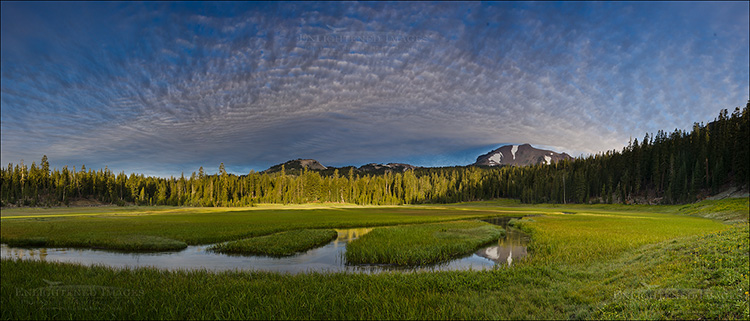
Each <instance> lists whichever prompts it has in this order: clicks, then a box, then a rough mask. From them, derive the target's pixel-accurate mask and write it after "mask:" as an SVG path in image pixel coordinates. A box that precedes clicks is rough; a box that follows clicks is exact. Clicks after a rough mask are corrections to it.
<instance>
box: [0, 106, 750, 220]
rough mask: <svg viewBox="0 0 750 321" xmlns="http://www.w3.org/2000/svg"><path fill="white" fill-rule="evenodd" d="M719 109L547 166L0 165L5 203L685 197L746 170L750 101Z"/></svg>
mask: <svg viewBox="0 0 750 321" xmlns="http://www.w3.org/2000/svg"><path fill="white" fill-rule="evenodd" d="M749 107H750V102H749V103H748V105H747V106H745V107H744V108H743V109H740V108H739V107H738V108H736V109H735V110H734V112H733V113H732V114H731V115H730V114H729V113H728V111H727V110H726V109H725V110H722V111H721V112H720V113H719V115H718V117H717V118H716V119H715V120H714V121H712V122H710V123H708V124H706V125H704V124H698V123H696V124H694V126H693V128H692V130H691V131H690V132H687V131H682V130H679V129H676V130H675V131H673V132H672V133H670V134H667V133H666V132H664V131H659V132H658V133H656V134H655V135H654V134H651V135H649V134H646V135H645V137H644V138H643V139H642V140H640V141H639V140H638V139H634V140H632V141H631V142H630V143H629V144H628V146H626V147H624V148H623V149H622V151H615V150H612V151H607V152H604V153H599V154H596V155H591V156H588V157H585V158H576V159H573V160H563V161H560V162H558V163H555V164H552V165H546V164H539V165H534V166H526V167H510V166H506V167H477V166H457V167H441V168H418V169H414V170H407V171H405V172H403V173H400V172H399V173H394V172H386V173H383V174H373V175H371V174H364V175H363V174H361V173H355V171H354V169H353V168H351V167H350V168H348V170H344V172H339V170H338V169H336V170H334V171H333V172H332V173H330V171H329V172H327V173H322V172H318V171H311V170H302V171H292V172H290V173H287V172H286V171H285V169H284V168H283V167H282V170H281V171H279V172H276V173H258V172H254V171H251V172H250V173H248V174H247V175H234V174H229V173H227V172H226V170H225V168H224V164H223V163H222V164H221V165H220V166H219V172H218V174H215V175H206V174H205V173H204V171H203V168H202V167H201V168H200V169H199V170H198V172H197V173H195V172H193V173H192V174H191V175H190V176H189V177H185V176H184V175H181V176H180V177H169V178H161V177H149V176H144V175H142V174H140V175H138V174H130V175H126V174H125V173H124V172H120V173H117V174H115V173H113V172H112V171H111V170H109V169H108V168H106V167H105V168H104V169H100V170H93V169H86V167H85V166H81V168H80V169H76V167H72V168H68V167H67V166H65V167H63V168H62V169H50V166H49V161H48V159H47V156H44V157H42V160H41V162H40V163H39V165H37V164H36V163H32V164H31V166H27V165H26V164H23V163H20V164H15V165H14V164H12V163H11V164H9V165H8V167H7V168H1V169H0V201H1V202H2V204H1V205H2V206H56V205H67V204H70V202H71V201H74V200H77V199H95V200H97V201H99V202H102V203H107V204H117V205H127V204H136V205H176V206H252V205H253V204H257V203H282V204H290V203H295V204H299V203H311V202H337V203H355V204H376V205H385V204H419V203H449V202H459V201H472V200H484V199H492V198H500V197H505V198H516V199H520V200H521V201H522V202H524V203H542V202H545V203H634V202H635V203H643V202H652V203H653V202H656V203H665V204H676V203H687V202H692V201H695V200H698V199H700V198H702V197H705V196H707V195H710V194H715V193H717V192H719V191H721V190H722V189H723V188H726V187H728V186H730V185H731V186H747V185H748V177H749V176H750V174H749V173H750V169H749V168H748V166H749V164H750V152H749V151H748V149H749V144H748V143H749V142H750V137H748V136H749V134H750V128H749V127H748V126H749V124H750V121H749V117H750V115H748V108H749Z"/></svg>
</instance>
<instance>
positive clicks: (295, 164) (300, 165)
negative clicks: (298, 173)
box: [262, 158, 328, 173]
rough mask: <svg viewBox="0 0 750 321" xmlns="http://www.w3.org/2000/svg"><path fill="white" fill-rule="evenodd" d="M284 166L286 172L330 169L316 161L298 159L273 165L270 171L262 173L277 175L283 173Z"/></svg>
mask: <svg viewBox="0 0 750 321" xmlns="http://www.w3.org/2000/svg"><path fill="white" fill-rule="evenodd" d="M282 165H283V166H284V170H302V169H305V168H307V169H311V170H324V169H327V168H328V167H326V166H324V165H323V164H321V163H320V162H318V161H316V160H314V159H302V158H298V159H295V160H290V161H287V162H285V163H282V164H277V165H273V166H271V167H270V168H269V169H267V170H264V171H263V172H262V173H275V172H278V171H281V166H282Z"/></svg>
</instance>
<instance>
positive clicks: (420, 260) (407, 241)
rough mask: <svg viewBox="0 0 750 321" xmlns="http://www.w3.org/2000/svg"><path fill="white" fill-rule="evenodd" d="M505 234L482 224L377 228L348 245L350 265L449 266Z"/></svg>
mask: <svg viewBox="0 0 750 321" xmlns="http://www.w3.org/2000/svg"><path fill="white" fill-rule="evenodd" d="M504 233H505V231H503V230H502V229H501V228H499V227H496V226H494V225H491V224H487V223H484V222H478V221H473V222H469V221H460V222H448V223H435V224H419V225H408V226H397V227H385V228H377V229H374V230H373V231H372V232H370V233H368V234H365V235H364V236H362V237H361V238H359V239H357V240H354V241H353V242H351V243H349V244H347V245H346V261H347V263H350V264H394V265H425V264H432V263H438V262H445V261H448V260H450V259H453V258H457V257H461V256H464V255H466V254H469V253H471V252H474V251H476V250H477V249H478V248H479V247H480V246H482V245H485V244H488V243H490V242H493V241H496V240H497V239H498V238H500V237H501V236H503V234H504Z"/></svg>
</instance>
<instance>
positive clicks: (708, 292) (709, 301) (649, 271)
mask: <svg viewBox="0 0 750 321" xmlns="http://www.w3.org/2000/svg"><path fill="white" fill-rule="evenodd" d="M749 236H750V228H749V225H748V224H747V223H745V224H739V225H735V226H734V227H733V228H730V229H727V230H723V231H720V232H715V233H706V234H701V235H694V236H689V237H684V238H679V239H675V240H673V241H667V242H661V243H657V244H653V245H647V246H644V247H642V248H640V249H638V250H635V251H632V252H629V253H627V254H626V255H623V256H622V257H621V258H619V259H618V260H615V261H614V262H612V263H610V267H609V269H610V270H611V271H612V272H611V273H610V275H609V276H607V277H606V279H605V280H604V281H603V282H602V283H601V284H600V285H598V286H596V292H598V293H600V295H601V299H602V300H601V303H600V304H599V305H598V306H597V307H596V309H595V311H597V312H596V313H595V314H594V315H593V317H595V318H601V319H665V318H666V319H713V320H719V319H723V320H732V319H735V320H748V319H750V308H749V307H750V292H748V291H750V290H748V288H750V276H748V274H750V256H749V255H748V253H750V238H749Z"/></svg>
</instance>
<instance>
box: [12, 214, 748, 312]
mask: <svg viewBox="0 0 750 321" xmlns="http://www.w3.org/2000/svg"><path fill="white" fill-rule="evenodd" d="M747 236H748V228H747V226H744V227H740V226H737V227H733V228H731V229H728V230H724V231H721V232H713V233H707V234H703V235H698V236H688V237H682V238H677V239H674V240H668V241H664V242H660V243H656V244H651V245H646V246H643V247H639V248H635V249H633V250H630V251H627V252H625V253H624V254H623V255H621V256H619V257H617V258H616V259H614V260H600V261H597V262H595V263H593V264H584V265H580V264H572V265H571V264H558V263H547V264H542V263H540V262H531V263H529V264H521V265H518V266H516V267H514V268H511V269H498V270H493V271H474V272H472V271H456V272H437V273H383V274H378V275H367V274H343V273H334V274H320V273H312V274H299V275H288V274H277V273H266V272H222V273H211V272H205V271H193V272H186V271H176V272H167V271H160V270H156V269H135V270H128V269H125V270H117V269H111V268H104V267H82V266H77V265H73V264H62V263H45V262H36V261H17V260H3V261H2V262H1V263H0V277H2V280H3V282H2V287H1V289H0V303H2V310H0V313H1V314H2V319H4V320H10V319H14V320H16V319H430V320H432V319H495V320H497V319H602V318H603V319H610V318H615V319H630V318H636V319H740V320H743V319H744V320H747V319H748V310H747V307H748V303H749V302H748V293H747V291H748V290H747V287H748V286H749V284H748V276H747V275H748V273H750V271H748V265H747V264H748V257H747V251H748V244H747V242H748V241H747ZM591 246H596V244H592V245H591ZM700 258H703V261H701V260H700Z"/></svg>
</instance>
